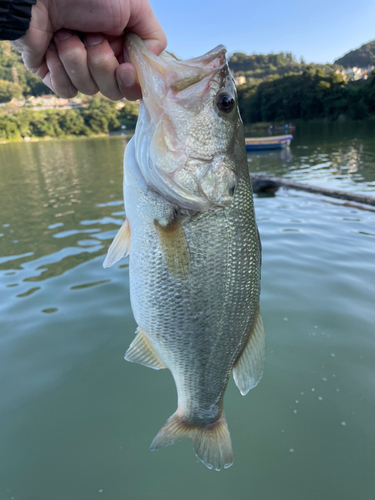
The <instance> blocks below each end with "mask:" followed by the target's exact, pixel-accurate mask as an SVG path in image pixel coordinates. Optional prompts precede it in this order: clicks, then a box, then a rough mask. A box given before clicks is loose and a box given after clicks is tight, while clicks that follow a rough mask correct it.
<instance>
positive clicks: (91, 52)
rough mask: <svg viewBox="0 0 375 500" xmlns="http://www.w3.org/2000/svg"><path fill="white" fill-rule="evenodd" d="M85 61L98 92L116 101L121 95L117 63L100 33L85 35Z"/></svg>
mask: <svg viewBox="0 0 375 500" xmlns="http://www.w3.org/2000/svg"><path fill="white" fill-rule="evenodd" d="M85 45H86V50H87V63H88V67H89V70H90V73H91V76H92V78H93V79H94V81H95V83H96V85H97V86H98V88H99V90H100V92H101V93H102V94H103V95H104V96H105V97H108V99H112V101H118V100H119V99H122V98H123V96H122V94H121V92H120V89H119V88H118V85H117V79H116V69H117V67H118V65H119V63H118V61H117V59H116V56H115V54H114V53H113V50H112V49H111V47H110V45H109V42H108V40H107V39H105V38H104V37H103V36H102V35H101V34H100V33H95V34H90V35H87V36H86V37H85Z"/></svg>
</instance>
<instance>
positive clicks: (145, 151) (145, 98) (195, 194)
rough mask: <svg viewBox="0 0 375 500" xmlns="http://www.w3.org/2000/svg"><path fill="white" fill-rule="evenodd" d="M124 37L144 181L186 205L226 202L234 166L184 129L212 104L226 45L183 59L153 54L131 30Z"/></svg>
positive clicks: (208, 205)
mask: <svg viewBox="0 0 375 500" xmlns="http://www.w3.org/2000/svg"><path fill="white" fill-rule="evenodd" d="M125 43H126V48H127V52H128V56H129V59H130V62H131V63H132V64H133V65H134V67H135V69H136V71H137V75H138V80H139V83H140V86H141V89H142V100H141V103H140V111H139V120H138V123H137V128H136V133H135V149H136V158H137V162H138V165H139V167H140V170H141V172H142V175H143V177H144V180H145V181H146V183H147V185H148V186H149V188H151V189H152V190H154V191H156V192H157V193H159V194H160V195H162V196H163V197H164V198H165V199H167V200H168V201H170V202H172V203H174V204H177V205H178V206H180V207H181V208H184V209H188V210H194V211H206V210H209V209H211V208H214V207H225V206H228V205H230V203H231V201H232V197H233V196H230V195H229V196H228V193H231V192H232V193H233V189H232V191H231V189H229V188H228V186H227V184H228V183H229V184H230V185H231V186H232V187H233V186H234V185H235V184H236V179H235V174H234V167H232V166H231V165H229V163H228V162H226V161H224V162H223V164H222V165H224V168H223V166H222V165H219V164H218V161H217V155H216V153H215V152H212V151H209V150H206V149H205V148H203V147H197V145H196V144H194V143H192V141H190V142H189V141H187V140H186V137H185V129H184V124H185V125H186V126H190V125H189V123H190V124H191V122H192V120H194V118H195V116H196V115H197V114H199V112H200V110H201V109H202V108H203V107H204V106H205V105H207V103H208V102H209V103H210V105H211V103H212V92H213V91H212V82H213V81H215V77H216V76H217V75H220V72H223V71H227V72H228V67H227V62H226V49H225V47H224V46H223V45H219V46H217V47H215V48H214V49H213V50H211V51H209V52H207V53H206V54H204V55H203V56H200V57H196V58H193V59H189V60H183V61H182V60H180V59H178V58H177V57H176V56H174V55H173V54H171V53H169V52H163V53H162V54H161V55H160V56H156V55H155V54H154V53H153V52H152V51H151V50H150V49H149V48H148V47H147V46H146V44H145V43H144V42H143V40H141V39H140V38H139V37H138V36H137V35H135V34H134V33H130V32H129V33H127V35H126V37H125ZM215 93H216V91H215ZM184 120H185V121H184ZM181 123H182V126H181ZM228 165H229V171H227V170H228ZM223 180H224V182H225V185H223V186H221V184H220V182H222V181H223Z"/></svg>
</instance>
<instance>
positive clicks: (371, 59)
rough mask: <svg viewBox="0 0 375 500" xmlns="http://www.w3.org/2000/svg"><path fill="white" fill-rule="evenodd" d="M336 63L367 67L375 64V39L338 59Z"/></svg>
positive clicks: (346, 65)
mask: <svg viewBox="0 0 375 500" xmlns="http://www.w3.org/2000/svg"><path fill="white" fill-rule="evenodd" d="M335 64H341V66H344V68H353V67H354V66H357V68H366V67H367V66H373V65H374V64H375V40H372V41H371V42H368V43H365V44H363V45H361V47H359V49H355V50H351V51H350V52H348V53H347V54H345V55H344V56H342V57H340V58H339V59H336V61H335Z"/></svg>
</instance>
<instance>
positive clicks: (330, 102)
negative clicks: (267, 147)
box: [0, 41, 375, 142]
mask: <svg viewBox="0 0 375 500" xmlns="http://www.w3.org/2000/svg"><path fill="white" fill-rule="evenodd" d="M374 62H375V41H372V42H369V43H367V44H364V45H362V46H361V47H360V48H359V49H356V50H353V51H350V52H349V53H348V54H345V55H344V56H343V57H341V58H340V59H337V60H336V61H335V62H334V63H333V64H307V63H306V62H305V61H304V60H303V58H301V60H300V61H297V60H296V58H295V57H294V56H293V55H292V54H291V53H282V52H281V53H279V54H266V55H264V54H252V55H247V54H243V53H234V54H233V55H232V56H231V57H230V67H231V70H232V73H233V76H234V78H235V81H236V84H237V88H238V99H239V105H240V110H241V115H242V118H243V121H244V123H245V124H248V125H251V124H254V123H262V122H263V123H264V122H269V123H272V122H286V121H290V120H297V119H303V120H312V119H325V120H344V119H352V120H363V119H369V118H370V119H371V118H375V70H374ZM50 94H51V90H50V89H48V88H47V87H46V86H45V85H44V84H43V83H42V82H40V81H39V79H38V78H37V77H36V76H35V75H33V74H32V73H30V72H28V71H27V70H26V69H25V67H24V65H23V63H22V60H21V56H20V55H19V54H18V52H16V51H15V50H14V49H13V47H12V46H11V45H10V44H9V42H5V41H2V42H0V142H8V141H14V140H31V139H32V138H43V137H44V138H46V137H50V138H62V137H72V136H92V135H100V134H108V133H109V132H111V131H116V130H118V131H121V130H124V129H125V128H126V129H127V130H132V129H134V127H135V124H136V121H137V116H138V106H137V104H136V103H130V102H120V103H113V102H111V101H109V100H108V99H105V98H103V97H102V96H96V97H94V98H91V97H78V98H76V99H72V100H69V101H68V100H63V99H60V100H59V99H55V98H53V97H52V96H51V95H50ZM40 96H44V98H43V97H40Z"/></svg>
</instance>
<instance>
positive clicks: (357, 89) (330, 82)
mask: <svg viewBox="0 0 375 500" xmlns="http://www.w3.org/2000/svg"><path fill="white" fill-rule="evenodd" d="M238 100H239V106H240V111H241V115H242V118H243V121H244V123H255V122H262V121H263V122H277V121H288V120H295V119H298V118H302V119H305V120H310V119H315V118H328V119H331V120H335V119H337V118H338V117H339V116H340V115H345V116H347V117H348V118H351V119H355V120H359V119H363V118H367V117H368V116H369V115H370V114H371V113H373V112H375V74H373V75H372V76H371V78H370V79H369V80H368V81H367V82H364V83H362V82H350V83H349V84H346V83H345V82H344V81H343V79H342V77H341V75H336V74H335V73H332V74H330V75H329V76H326V75H325V74H324V73H323V72H322V71H321V70H319V69H317V68H315V67H314V66H309V67H308V68H306V70H305V71H304V72H303V73H302V75H293V74H292V75H287V76H285V77H283V78H277V79H274V80H272V81H267V82H263V83H261V84H260V85H259V86H254V85H242V86H241V87H239V89H238Z"/></svg>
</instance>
